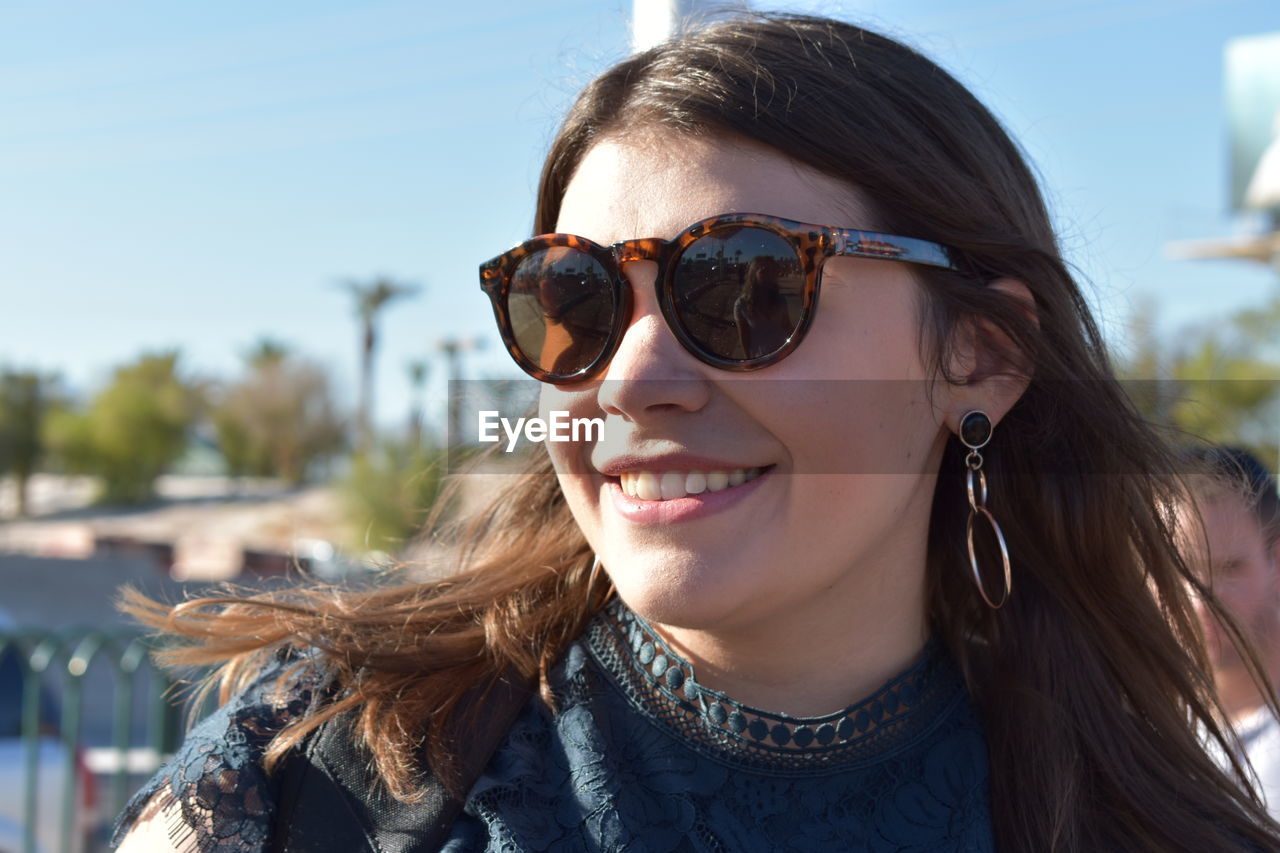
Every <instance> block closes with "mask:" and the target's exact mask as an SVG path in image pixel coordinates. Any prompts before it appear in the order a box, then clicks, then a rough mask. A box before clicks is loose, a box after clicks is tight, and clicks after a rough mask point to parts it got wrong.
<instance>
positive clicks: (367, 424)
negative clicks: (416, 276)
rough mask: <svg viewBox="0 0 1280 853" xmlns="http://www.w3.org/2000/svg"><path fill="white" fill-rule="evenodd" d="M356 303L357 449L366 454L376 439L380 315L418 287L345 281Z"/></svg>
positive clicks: (379, 281) (380, 281)
mask: <svg viewBox="0 0 1280 853" xmlns="http://www.w3.org/2000/svg"><path fill="white" fill-rule="evenodd" d="M346 287H347V290H349V291H350V292H351V295H352V296H354V297H355V300H356V317H357V318H358V319H359V320H360V391H359V394H360V400H359V402H358V404H357V408H356V450H357V452H364V451H366V450H368V449H369V447H370V446H371V443H372V440H373V362H374V356H375V355H376V354H377V350H378V314H379V312H381V311H382V310H383V309H384V308H386V307H387V305H388V304H389V303H390V302H392V301H393V300H395V299H398V298H400V297H404V296H412V295H414V294H415V293H417V292H418V289H419V288H418V287H416V286H415V285H410V284H399V283H397V282H394V281H392V280H390V279H388V278H376V279H374V280H373V281H370V282H367V283H361V282H358V281H348V282H346Z"/></svg>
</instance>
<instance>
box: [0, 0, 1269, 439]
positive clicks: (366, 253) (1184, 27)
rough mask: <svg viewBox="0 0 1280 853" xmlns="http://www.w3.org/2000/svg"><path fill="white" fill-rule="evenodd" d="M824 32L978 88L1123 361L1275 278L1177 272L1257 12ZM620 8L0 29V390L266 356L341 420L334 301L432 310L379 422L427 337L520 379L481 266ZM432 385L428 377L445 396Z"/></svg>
mask: <svg viewBox="0 0 1280 853" xmlns="http://www.w3.org/2000/svg"><path fill="white" fill-rule="evenodd" d="M755 5H756V6H757V8H761V7H763V8H789V9H794V10H798V11H821V12H823V13H826V14H834V15H836V16H838V17H842V18H845V19H848V20H853V21H856V22H859V23H864V24H866V25H869V26H871V27H873V28H877V29H880V30H882V31H886V32H888V33H889V34H891V35H895V36H897V37H900V38H903V39H905V40H907V41H909V42H910V43H912V44H914V45H915V46H916V47H918V48H920V49H922V50H924V51H925V52H926V53H928V54H930V55H931V56H933V57H934V58H935V59H937V60H939V61H940V62H941V63H942V64H943V65H944V66H946V67H947V68H948V69H950V70H951V71H952V72H953V73H955V74H957V75H958V76H959V77H960V79H961V80H963V81H964V82H965V83H967V84H968V85H969V86H970V87H971V88H973V89H974V90H975V92H976V93H977V94H978V96H979V97H980V98H982V99H983V100H984V101H986V102H987V103H988V104H989V105H990V106H992V108H993V109H994V110H995V111H996V112H997V114H999V115H1000V116H1001V117H1002V118H1003V120H1004V121H1005V122H1006V124H1007V125H1008V126H1009V128H1010V129H1011V130H1012V131H1013V133H1014V135H1015V136H1016V137H1017V138H1018V139H1019V140H1020V141H1021V142H1022V144H1023V145H1024V147H1025V148H1026V150H1027V152H1028V153H1029V155H1030V156H1031V158H1032V160H1033V162H1034V163H1035V165H1036V167H1037V168H1038V170H1039V172H1040V174H1041V175H1042V177H1043V181H1044V184H1045V186H1046V189H1047V193H1048V197H1049V200H1050V204H1051V206H1052V208H1053V210H1054V215H1055V217H1056V219H1057V221H1058V224H1059V228H1060V231H1061V233H1062V235H1063V240H1064V246H1065V248H1066V251H1067V254H1068V257H1069V259H1070V260H1071V261H1072V262H1073V263H1074V264H1075V265H1076V266H1077V268H1078V269H1079V270H1080V272H1081V274H1082V276H1083V277H1084V278H1085V279H1086V280H1087V282H1088V284H1087V286H1088V287H1089V288H1090V289H1091V292H1092V293H1093V294H1094V299H1095V305H1096V306H1097V307H1098V310H1099V312H1100V313H1101V315H1102V318H1103V321H1104V324H1105V325H1106V327H1107V329H1108V330H1109V332H1110V333H1111V335H1112V336H1113V338H1114V339H1115V340H1116V341H1117V342H1120V341H1121V340H1122V337H1123V334H1124V328H1125V321H1126V318H1127V317H1128V316H1129V314H1130V312H1131V311H1132V310H1134V309H1135V308H1136V307H1139V306H1142V305H1144V304H1146V303H1147V302H1148V301H1150V302H1151V303H1153V304H1154V305H1155V306H1156V309H1157V314H1156V316H1157V318H1158V323H1159V328H1161V329H1162V330H1163V331H1164V332H1165V333H1166V334H1176V333H1177V332H1178V331H1179V330H1180V329H1182V328H1184V327H1185V326H1187V325H1188V324H1191V323H1204V322H1212V321H1213V319H1214V318H1216V317H1221V316H1223V315H1224V314H1226V313H1227V312H1229V311H1230V310H1231V309H1233V308H1235V307H1239V306H1243V305H1247V304H1250V303H1254V302H1257V301H1259V300H1261V299H1263V298H1265V297H1266V296H1267V295H1269V294H1270V293H1272V292H1274V290H1275V289H1276V287H1277V284H1276V279H1275V275H1274V273H1272V272H1269V271H1268V270H1266V269H1265V268H1262V267H1252V266H1248V265H1243V264H1240V263H1233V262H1225V261H1223V262H1204V261H1201V262H1188V261H1176V260H1171V259H1169V258H1168V257H1167V256H1166V254H1165V250H1164V247H1165V245H1166V244H1167V243H1169V242H1170V241H1172V240H1179V239H1188V238H1197V237H1211V236H1223V235H1227V234H1230V233H1232V232H1233V231H1234V230H1236V229H1238V227H1239V223H1238V222H1236V221H1235V220H1234V219H1233V217H1232V216H1230V215H1229V214H1228V212H1227V209H1226V204H1227V202H1226V197H1227V187H1226V181H1227V157H1226V150H1227V142H1226V120H1225V116H1224V112H1223V109H1224V108H1223V104H1224V98H1223V91H1222V87H1223V83H1222V80H1223V70H1222V55H1223V48H1224V45H1225V43H1226V42H1227V40H1229V39H1231V38H1234V37H1237V36H1244V35H1253V34H1258V33H1264V32H1272V31H1276V30H1280V6H1278V5H1277V4H1276V3H1275V2H1274V0H1023V2H1009V0H977V2H972V3H956V2H954V0H866V2H849V3H835V4H833V3H830V2H827V3H816V2H800V3H787V4H781V3H757V4H755ZM630 10H631V3H630V0H595V2H578V0H567V2H555V0H548V2H542V3H537V4H532V3H528V2H516V1H515V0H490V2H487V3H485V4H466V3H457V4H447V5H446V4H443V3H437V2H343V1H342V0H305V2H302V0H277V1H276V2H272V3H261V2H249V0H223V2H219V3H172V2H160V0H147V2H119V3H108V2H105V0H97V2H90V0H57V1H56V2H34V0H32V1H31V2H21V0H10V2H7V3H4V4H3V5H0V363H5V364H10V365H17V366H24V367H38V368H41V369H44V370H47V371H59V372H61V373H62V374H63V376H64V377H65V378H66V379H67V380H68V381H69V382H70V383H71V384H72V385H73V386H74V387H77V388H80V389H85V390H88V389H92V388H93V387H95V386H96V385H97V384H98V383H100V382H101V381H103V379H104V378H105V377H106V376H107V374H108V373H109V370H110V368H111V367H112V366H114V365H116V364H119V363H121V362H123V361H126V360H128V359H131V358H133V357H134V356H136V355H137V354H138V353H139V352H140V351H142V350H144V349H156V348H161V347H171V346H177V347H181V349H182V350H183V352H184V354H185V359H186V364H187V367H188V369H189V370H190V371H191V372H193V373H199V374H202V375H220V376H230V375H232V374H234V372H235V371H236V370H237V369H238V367H239V364H240V355H241V353H243V351H244V350H245V349H246V348H247V347H248V346H249V345H250V344H251V343H252V342H253V341H255V340H256V339H258V338H259V337H261V336H262V335H265V334H269V335H271V336H273V337H275V338H277V339H280V340H283V341H285V342H287V343H289V344H291V345H293V346H294V347H296V348H297V349H298V350H299V351H300V352H302V353H305V354H307V355H309V356H311V357H313V358H316V359H318V360H320V361H322V362H324V363H326V364H328V365H329V366H331V367H332V369H333V371H334V372H335V374H336V375H337V376H338V377H339V379H340V381H341V383H342V390H343V393H344V394H350V393H351V390H352V387H353V385H354V377H355V373H356V352H357V349H356V344H357V338H356V330H355V325H354V322H353V320H352V313H351V305H350V298H349V297H348V296H347V294H346V293H344V292H343V291H342V290H341V288H340V286H339V283H340V282H342V281H344V280H348V279H369V278H371V277H373V276H375V275H389V276H392V277H395V278H398V279H402V280H405V281H409V282H415V283H418V284H420V285H422V286H423V292H422V294H421V295H419V296H417V297H416V298H414V299H412V300H407V301H405V302H403V303H401V304H399V305H397V306H395V307H393V308H391V309H390V310H389V311H388V312H387V313H386V315H385V322H384V323H383V326H382V328H383V337H382V341H383V349H382V353H381V359H380V362H379V380H378V415H379V420H380V421H382V422H383V423H400V422H401V420H402V418H403V416H404V413H405V410H406V405H407V393H408V392H407V388H408V382H407V376H406V370H405V365H406V364H407V362H409V361H410V360H412V359H415V358H421V357H424V356H431V355H432V354H433V352H434V346H435V343H436V342H437V341H438V340H439V339H440V338H442V337H443V336H446V335H462V336H468V337H470V336H478V337H481V338H483V339H485V340H486V341H487V348H486V349H485V350H484V351H482V352H480V353H478V354H477V355H475V356H473V357H472V358H471V360H470V361H469V369H468V373H469V375H470V376H473V377H475V376H498V375H502V376H512V375H515V373H514V368H513V367H511V366H509V365H508V363H507V360H506V356H505V353H503V352H502V351H501V346H500V343H499V341H498V339H497V335H496V332H494V331H493V330H492V328H491V325H492V318H491V315H490V313H489V308H488V305H487V303H486V301H485V300H484V298H483V296H482V295H481V293H480V291H479V288H478V286H477V283H476V272H475V270H476V265H477V263H478V262H479V261H481V260H483V259H485V258H488V257H490V256H492V255H494V254H497V253H498V252H499V251H502V250H503V249H505V248H508V247H509V246H510V245H512V244H514V243H516V242H518V241H519V240H521V239H523V238H524V237H525V236H527V235H528V231H529V228H530V221H531V215H532V199H533V189H534V186H535V183H536V179H537V174H538V169H539V167H540V165H541V158H542V155H543V153H544V151H545V149H546V146H547V144H548V142H549V140H550V138H551V136H552V134H553V132H554V129H555V126H556V124H557V122H558V120H559V118H560V116H561V115H562V114H563V112H564V110H565V109H566V107H567V105H568V103H569V101H570V99H571V98H572V96H573V95H574V94H575V93H576V91H577V90H578V89H579V88H580V87H581V86H582V85H583V84H584V83H585V82H586V81H588V80H589V79H590V78H591V77H592V76H594V75H595V74H596V73H598V72H599V71H600V70H602V69H603V68H605V67H607V66H608V65H609V64H610V63H611V62H613V61H615V60H617V59H620V58H622V57H623V56H624V55H625V53H626V51H627V49H628V25H629V17H630ZM442 374H443V367H442V366H439V365H437V366H436V367H435V369H434V375H435V377H436V380H437V381H436V383H435V384H436V387H440V384H439V383H440V380H441V379H442Z"/></svg>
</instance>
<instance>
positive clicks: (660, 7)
mask: <svg viewBox="0 0 1280 853" xmlns="http://www.w3.org/2000/svg"><path fill="white" fill-rule="evenodd" d="M748 5H749V3H748V2H746V0H737V2H733V0H730V2H724V0H720V2H713V0H634V3H633V6H632V13H631V50H632V51H633V52H634V53H639V52H640V51H642V50H648V49H649V48H651V47H653V46H654V45H659V44H662V43H663V42H664V41H667V40H668V39H671V38H674V37H675V36H677V35H679V34H680V31H681V30H682V29H684V27H685V26H686V24H687V23H689V22H690V21H694V22H696V21H697V15H698V14H699V13H700V12H705V11H708V10H710V9H712V8H716V9H725V8H746V7H747V6H748Z"/></svg>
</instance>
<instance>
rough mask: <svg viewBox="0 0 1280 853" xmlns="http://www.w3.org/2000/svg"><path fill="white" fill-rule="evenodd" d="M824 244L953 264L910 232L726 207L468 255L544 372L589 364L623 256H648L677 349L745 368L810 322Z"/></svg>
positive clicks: (579, 377)
mask: <svg viewBox="0 0 1280 853" xmlns="http://www.w3.org/2000/svg"><path fill="white" fill-rule="evenodd" d="M833 255H848V256H852V257H858V258H878V259H881V260H889V261H907V262H909V263H914V264H925V265H927V266H932V267H941V268H943V269H951V270H954V269H956V266H955V263H954V262H953V261H952V259H951V253H950V251H949V250H948V249H947V248H946V247H944V246H941V245H939V244H937V243H930V242H928V241H926V240H917V239H915V238H914V237H895V236H893V235H891V234H877V233H874V232H870V231H855V230H851V229H847V228H830V227H827V226H823V225H806V224H804V223H802V222H793V221H791V220H788V219H779V218H778V217H775V216H765V215H763V214H758V213H726V214H723V215H721V216H713V217H711V218H710V219H704V220H702V221H701V222H697V223H695V224H693V225H690V226H689V227H688V228H686V229H685V230H684V231H682V232H681V233H680V234H679V235H678V236H676V238H675V239H673V240H661V239H658V238H656V237H651V238H642V239H636V240H624V241H622V242H621V243H614V244H613V245H612V246H601V245H599V244H598V243H593V242H592V241H590V240H588V239H586V238H585V237H578V236H575V235H573V234H544V235H542V236H540V237H534V238H532V239H531V240H526V241H525V242H524V243H521V244H520V245H519V246H516V247H515V248H514V249H512V250H510V251H509V252H506V253H504V254H502V255H499V256H498V257H496V258H494V259H493V260H491V261H488V262H486V263H484V264H481V265H480V287H481V288H482V289H483V290H484V292H485V293H487V294H488V295H489V299H490V300H491V301H492V302H493V313H494V316H495V317H496V318H497V320H498V329H499V331H500V332H501V333H502V340H503V342H505V343H506V345H507V350H508V351H509V352H510V353H511V356H512V358H514V359H515V360H516V363H517V364H519V365H520V367H521V368H522V369H523V370H524V371H525V372H526V373H528V374H529V375H530V376H532V377H534V378H535V379H539V380H541V381H543V382H554V383H556V384H568V383H573V382H583V381H586V380H589V379H592V378H594V377H595V376H597V375H598V374H599V373H600V372H601V370H602V369H603V368H604V367H605V365H607V364H608V363H609V359H610V358H612V357H613V353H614V351H615V350H617V348H618V344H619V343H620V342H621V340H622V336H623V333H624V332H625V330H626V327H627V325H628V322H629V321H630V318H631V311H632V295H631V285H630V283H629V282H628V281H627V279H626V277H625V276H624V275H623V274H622V265H623V264H625V263H628V262H630V261H655V262H656V263H657V265H658V276H657V279H656V281H655V283H654V287H655V289H656V291H657V297H658V305H659V306H660V307H661V310H662V315H663V317H665V318H666V321H667V325H669V326H670V327H671V331H672V332H673V333H674V334H675V336H676V338H677V339H678V340H679V341H680V343H681V344H682V345H683V346H684V348H685V349H686V350H688V351H689V352H690V353H692V354H693V355H694V356H695V357H696V358H698V359H699V360H701V361H703V362H704V363H706V364H710V365H712V366H713V367H719V368H722V369H724V370H737V371H744V370H757V369H759V368H762V367H766V366H768V365H770V364H775V363H777V362H778V361H780V360H781V359H783V358H786V357H787V356H788V355H789V354H790V353H791V352H792V351H794V350H795V348H796V347H797V346H799V344H800V341H801V340H803V338H804V336H805V333H806V332H807V331H808V329H809V325H810V324H811V323H812V322H813V315H814V309H815V308H816V307H817V304H818V290H819V286H820V285H821V282H822V265H823V262H824V261H826V259H827V258H829V257H831V256H833Z"/></svg>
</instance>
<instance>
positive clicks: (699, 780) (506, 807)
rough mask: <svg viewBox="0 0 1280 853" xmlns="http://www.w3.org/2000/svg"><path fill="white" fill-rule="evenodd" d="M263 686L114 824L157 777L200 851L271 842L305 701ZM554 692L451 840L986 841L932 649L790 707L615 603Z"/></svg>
mask: <svg viewBox="0 0 1280 853" xmlns="http://www.w3.org/2000/svg"><path fill="white" fill-rule="evenodd" d="M268 680H269V676H268V674H264V677H263V679H261V680H260V682H259V684H260V683H262V682H265V681H268ZM259 684H255V685H254V686H252V687H250V688H249V689H248V690H246V691H245V692H244V693H242V694H241V695H240V696H238V697H236V699H235V700H234V701H233V702H231V703H229V704H228V705H226V706H224V707H223V708H222V709H220V710H219V711H218V712H217V713H215V714H214V715H212V716H211V717H210V718H208V719H207V720H205V721H204V722H203V723H202V724H201V725H200V726H199V727H198V728H197V729H195V730H194V731H193V732H192V733H191V735H190V736H189V737H188V739H187V741H186V742H185V743H184V745H183V747H182V749H181V750H180V752H179V753H178V754H177V755H176V756H175V757H174V759H173V761H172V762H170V764H169V765H167V766H166V767H165V768H164V769H162V770H161V771H160V773H158V774H157V775H156V777H155V778H153V779H152V780H151V782H150V783H149V784H148V785H147V786H146V787H145V788H144V789H143V790H142V791H140V792H139V793H138V794H137V795H136V796H135V797H134V799H133V800H132V801H131V802H130V804H129V806H128V808H127V809H126V811H125V812H124V814H123V815H121V818H120V821H119V823H118V828H117V838H119V837H120V836H121V834H122V832H123V831H124V830H125V829H127V826H128V825H129V824H130V823H132V821H133V820H134V819H136V817H137V815H138V814H139V813H140V812H141V811H142V809H143V807H144V805H146V803H147V801H148V800H151V795H152V794H154V793H155V792H157V791H165V792H167V793H166V795H165V796H166V797H172V798H176V799H177V801H178V802H180V803H182V805H183V821H184V824H185V826H183V827H180V828H179V830H178V831H175V832H173V833H171V834H173V835H175V837H177V836H178V835H179V834H189V833H194V836H195V839H196V841H197V842H198V848H199V849H200V850H201V851H215V850H216V851H227V853H249V851H253V853H257V851H261V850H265V849H266V847H267V843H266V842H267V834H268V832H269V829H270V824H271V813H272V812H271V805H272V803H273V801H274V794H273V792H272V789H271V783H270V780H268V779H267V778H266V777H265V776H264V775H263V774H262V771H261V768H260V766H259V764H258V758H259V756H260V755H261V751H262V749H263V747H264V746H265V744H266V742H267V741H268V740H269V738H270V733H271V731H272V729H273V728H277V729H278V727H279V726H280V725H283V724H284V723H285V722H287V721H288V719H290V718H291V717H292V716H293V715H295V714H297V713H299V712H300V711H301V710H302V709H303V708H304V707H305V702H306V699H307V697H306V696H305V695H304V696H302V698H301V699H299V697H298V696H294V697H292V698H291V699H290V698H289V697H285V696H273V697H267V696H264V694H263V691H262V689H261V687H260V686H259ZM551 687H552V692H553V695H554V696H555V699H556V704H557V709H556V711H555V712H553V711H551V710H550V709H549V708H547V707H546V706H545V705H544V704H543V703H542V702H541V701H540V700H537V699H535V700H533V701H531V702H530V704H529V705H528V706H527V707H526V708H525V710H524V711H523V712H522V713H521V715H520V716H519V718H518V719H517V720H516V722H515V724H514V725H513V726H512V728H511V730H510V732H509V733H508V735H507V737H506V739H505V740H504V742H503V743H502V744H501V745H500V746H499V748H498V750H497V752H496V753H495V755H494V757H493V759H492V761H491V762H490V763H489V766H488V767H487V769H486V771H485V772H484V774H483V775H482V776H481V777H480V779H479V780H478V781H477V782H476V783H475V785H474V786H473V787H472V789H471V792H470V795H469V796H468V798H467V803H466V808H465V811H464V814H463V815H462V817H461V818H460V819H459V820H458V821H457V822H456V823H455V824H454V826H453V829H452V835H451V837H450V840H449V841H448V843H447V844H446V845H445V847H444V848H443V849H444V850H445V851H447V853H471V851H533V850H551V851H566V853H567V851H621V850H626V851H653V853H659V851H682V853H683V852H684V851H688V853H692V851H744V853H750V852H751V851H787V850H794V851H805V853H814V851H828V850H830V851H855V850H856V851H890V850H892V851H920V852H921V853H923V851H973V853H978V851H991V850H993V849H994V843H993V840H992V833H991V819H990V811H989V804H988V784H987V781H988V780H987V758H986V747H985V743H984V741H983V736H982V729H981V726H980V724H979V721H978V718H977V716H976V714H975V711H974V709H973V707H972V705H971V704H970V701H969V698H968V695H967V693H966V691H965V689H964V685H963V683H962V681H961V679H960V677H959V674H958V672H957V671H956V669H955V666H954V664H953V663H952V662H951V660H950V659H949V658H948V657H947V656H946V654H945V653H944V652H943V650H942V649H941V647H940V646H939V645H937V644H936V643H931V644H930V645H929V646H927V647H926V649H925V651H924V653H923V654H922V656H921V658H920V659H919V661H918V662H917V663H916V664H915V665H913V666H912V667H911V668H910V669H908V670H907V671H906V672H904V673H902V674H901V675H899V676H898V677H896V678H894V679H892V680H891V681H889V682H888V683H886V684H885V685H884V686H883V687H882V688H880V689H879V690H878V691H877V692H876V693H875V694H873V695H872V696H869V697H867V698H866V699H865V700H863V701H861V702H859V703H857V704H855V705H853V706H851V707H850V708H848V709H845V710H844V711H841V712H839V713H836V714H831V715H829V716H827V717H822V718H814V719H796V718H790V717H784V716H781V715H776V714H769V713H767V712H764V711H759V710H756V709H752V708H747V707H744V706H741V705H739V704H737V703H735V702H733V701H732V700H731V699H729V698H728V697H726V696H724V695H723V694H720V693H717V692H715V691H712V690H709V689H707V688H703V687H702V686H701V685H699V684H698V683H697V680H696V677H695V676H694V673H693V671H692V670H691V668H690V667H689V665H688V664H687V663H686V662H685V661H683V660H682V659H680V658H679V657H678V656H676V655H675V654H673V653H672V651H671V650H670V649H669V648H667V647H666V646H665V645H664V644H663V643H662V641H661V639H660V638H658V637H657V636H655V635H654V634H653V633H652V632H651V631H649V630H648V628H647V626H646V625H645V624H644V623H643V622H642V621H641V620H639V619H637V618H636V617H634V616H633V615H632V614H631V613H630V612H629V611H627V610H626V609H625V608H624V607H622V606H621V605H615V606H613V607H611V608H610V609H608V610H607V611H605V612H604V613H602V614H601V615H600V617H598V618H597V619H596V620H595V621H594V622H593V623H592V625H591V627H590V628H589V630H588V631H587V632H586V634H584V636H583V637H581V638H580V639H579V640H578V641H577V642H576V643H574V644H573V645H572V646H571V647H570V649H569V651H568V653H567V654H566V655H565V657H564V658H563V660H562V661H561V663H560V664H559V666H558V667H557V668H556V669H555V670H554V671H553V672H552V675H551ZM290 702H291V703H292V704H289V703H290ZM228 771H229V772H230V773H231V774H232V776H231V779H232V780H233V782H234V784H231V785H228V784H227V778H228V777H227V776H226V775H225V774H226V773H227V772H228ZM215 779H216V780H217V781H216V782H213V781H212V780H215ZM162 799H163V797H162Z"/></svg>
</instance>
